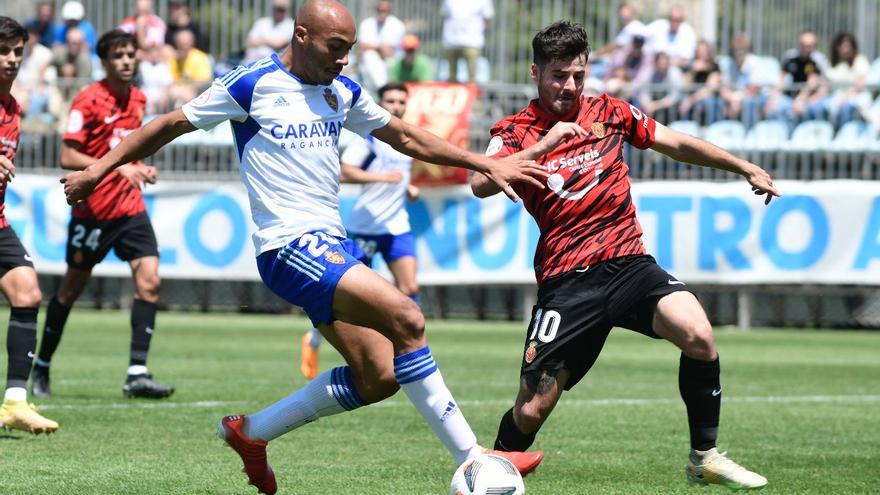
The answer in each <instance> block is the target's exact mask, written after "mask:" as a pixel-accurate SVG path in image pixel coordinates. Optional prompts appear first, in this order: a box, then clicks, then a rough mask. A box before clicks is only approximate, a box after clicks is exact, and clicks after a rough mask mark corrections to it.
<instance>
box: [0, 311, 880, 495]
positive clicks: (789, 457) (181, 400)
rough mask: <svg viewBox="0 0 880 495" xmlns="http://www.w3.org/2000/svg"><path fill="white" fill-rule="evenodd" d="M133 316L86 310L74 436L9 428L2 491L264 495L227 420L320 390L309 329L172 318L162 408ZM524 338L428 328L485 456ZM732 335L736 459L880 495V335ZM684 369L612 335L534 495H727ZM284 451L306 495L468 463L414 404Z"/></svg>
mask: <svg viewBox="0 0 880 495" xmlns="http://www.w3.org/2000/svg"><path fill="white" fill-rule="evenodd" d="M127 322H128V314H127V313H121V312H102V313H95V312H88V311H80V310H77V311H74V312H73V314H72V315H71V317H70V321H69V323H68V328H67V330H66V332H65V334H64V341H63V343H62V345H61V347H60V349H59V352H58V354H57V355H56V357H55V360H54V362H53V368H52V377H53V391H54V393H55V395H54V397H53V398H52V399H49V400H44V401H39V404H40V405H41V406H43V407H44V409H43V411H44V413H45V414H46V416H48V417H50V418H53V419H56V420H58V421H59V422H60V423H61V424H62V429H61V430H60V431H59V432H58V433H56V434H55V435H52V436H50V437H45V436H40V437H37V438H32V437H29V436H26V435H24V434H21V433H19V432H0V494H3V495H7V494H9V495H11V494H23V495H39V494H121V493H126V494H134V493H143V494H231V493H254V491H255V490H254V489H253V488H252V487H249V486H247V485H246V482H245V476H244V474H243V473H241V472H240V469H241V468H240V465H239V460H238V458H237V456H235V454H234V453H233V452H232V451H231V450H229V449H226V448H223V447H222V446H221V443H220V441H219V440H218V439H217V438H216V437H215V427H216V423H217V420H218V419H219V418H220V417H221V416H223V415H225V414H232V413H248V412H253V411H255V410H257V409H258V408H260V407H262V406H264V405H267V404H269V403H271V402H272V401H273V400H275V399H277V398H280V397H281V396H283V395H286V394H287V393H289V392H290V391H292V390H294V389H295V388H298V387H299V386H301V385H302V384H303V379H302V378H301V377H300V376H299V374H298V372H297V366H296V356H297V352H298V342H299V336H300V332H301V331H303V330H304V329H305V327H306V323H305V321H304V320H302V319H296V318H293V317H288V316H240V315H226V314H222V315H219V314H212V315H202V314H166V313H162V314H160V315H159V319H158V325H157V326H158V329H157V333H156V338H155V340H154V342H153V351H152V354H151V358H150V366H151V370H152V371H153V372H154V373H155V374H156V378H157V379H158V380H160V381H167V382H170V383H173V384H174V385H176V386H177V388H178V391H177V393H176V394H175V395H174V396H173V398H171V399H170V400H167V401H162V402H144V401H133V400H127V399H124V398H123V397H122V393H121V385H122V380H123V378H124V372H125V366H126V365H127V355H128V340H129V330H128V328H127V327H128V324H127ZM0 327H2V328H4V329H5V320H4V321H0ZM522 332H523V330H522V327H521V325H517V324H506V323H504V324H501V323H498V324H486V323H472V322H431V323H430V324H429V335H430V339H431V345H432V349H433V351H434V354H435V356H436V357H437V360H438V362H439V363H440V366H441V369H442V370H443V373H444V375H445V377H446V381H447V383H448V384H449V385H450V388H451V389H452V391H453V392H454V393H455V395H456V397H457V399H458V400H459V401H460V402H461V406H462V408H463V410H464V412H465V414H466V415H467V417H468V419H469V420H470V422H471V424H472V425H473V427H474V429H475V431H476V432H477V435H478V437H479V438H480V440H481V441H482V442H483V443H485V444H487V445H488V444H491V442H492V440H493V439H494V434H495V430H496V427H497V422H498V419H499V417H500V416H501V414H503V412H504V411H505V410H506V409H507V408H508V407H509V404H510V402H511V400H512V399H513V396H514V394H515V392H516V388H517V377H518V366H519V361H520V357H521V352H522V344H521V339H522V337H521V334H522ZM4 335H5V331H3V330H0V342H5V336H4ZM718 341H719V346H720V352H721V359H722V365H723V367H722V369H723V377H722V378H723V384H724V397H725V404H724V407H723V409H722V430H721V431H722V433H721V442H720V446H721V447H722V448H723V449H726V450H729V452H730V454H731V456H732V457H733V458H735V459H736V460H737V461H739V462H741V463H743V464H745V465H746V466H750V467H753V468H755V469H756V470H758V471H760V472H761V473H763V474H764V475H766V476H767V477H768V478H769V479H770V486H769V487H768V488H767V489H766V490H765V491H764V493H786V494H788V493H815V494H827V493H846V494H853V493H876V492H877V485H876V484H877V473H878V467H877V465H878V464H877V463H878V460H880V459H878V455H880V428H878V426H880V424H878V406H880V334H872V333H867V332H864V333H856V332H839V331H835V332H830V331H829V332H815V331H798V330H791V331H754V332H751V333H736V332H731V331H719V332H718ZM2 356H4V358H3V361H2V362H0V363H2V367H3V368H4V369H5V352H4V353H3V354H2ZM323 356H324V357H323V359H324V360H323V362H322V363H321V364H322V368H323V369H328V368H329V367H331V366H334V365H338V364H339V363H340V358H339V357H338V355H337V354H336V353H335V352H332V351H329V350H327V351H325V352H324V354H323ZM677 367H678V353H677V352H676V350H675V349H674V348H673V347H672V346H671V345H669V344H666V343H662V342H655V341H651V340H649V339H646V338H644V337H641V336H639V335H635V334H632V333H630V332H626V331H616V332H614V333H613V334H612V337H611V338H610V339H609V341H608V344H607V345H606V349H605V352H604V353H603V354H602V356H601V357H600V359H599V362H598V363H597V365H596V367H595V368H594V369H593V371H592V372H591V373H590V375H589V376H588V378H587V379H586V380H585V381H584V382H582V384H581V385H580V386H579V387H578V388H577V389H576V390H574V391H572V392H570V393H568V394H566V395H565V396H564V397H563V399H562V402H561V403H560V405H559V407H558V408H557V410H556V411H555V413H554V415H553V417H552V418H551V419H550V421H549V422H548V423H547V425H545V427H544V430H543V431H542V433H541V435H540V437H539V439H538V442H537V444H536V447H537V448H541V449H543V450H544V451H545V452H546V454H547V458H546V460H545V462H544V465H543V466H541V468H540V469H539V471H538V472H537V473H536V474H535V475H533V476H531V477H529V478H528V479H527V480H526V481H527V483H526V486H527V491H528V493H531V494H554V495H555V494H600V493H602V494H605V493H608V494H611V493H619V494H639V493H664V494H665V493H713V492H714V493H726V491H727V490H726V489H724V488H720V487H712V488H705V489H697V488H691V487H688V486H687V484H686V482H685V478H684V469H683V468H684V464H685V461H686V453H687V433H686V420H685V415H684V407H683V405H682V404H681V403H680V402H679V401H678V390H677V379H676V376H677ZM766 398H772V399H766ZM622 399H637V400H635V401H630V402H626V401H623V400H622ZM269 455H270V460H271V461H272V463H273V465H274V468H275V472H276V473H277V475H278V481H279V485H280V490H279V493H288V494H289V493H296V494H341V493H352V494H443V493H447V490H448V488H447V486H448V482H449V479H450V478H451V476H452V472H453V471H454V469H455V465H454V463H453V461H452V460H451V458H450V457H449V456H448V454H446V452H445V451H444V449H443V448H442V446H441V445H440V443H439V442H438V441H437V440H435V439H434V437H433V436H432V434H431V433H430V430H429V429H428V428H427V427H426V426H425V425H424V424H423V423H422V421H421V419H420V418H419V416H418V414H417V413H416V412H415V410H414V409H413V408H412V407H411V406H410V405H409V403H408V402H407V401H406V398H405V397H404V396H403V395H402V394H398V395H397V396H395V397H393V398H392V399H391V400H389V401H387V402H386V403H383V404H381V405H378V406H372V407H368V408H364V409H361V410H359V411H356V412H354V413H351V414H345V415H340V416H335V417H332V418H327V419H324V420H321V421H319V422H317V423H315V424H310V425H307V426H306V427H304V428H302V429H300V430H298V431H295V432H293V433H291V434H289V435H287V436H286V437H283V438H281V439H279V440H277V441H275V442H273V443H272V445H271V446H270V449H269Z"/></svg>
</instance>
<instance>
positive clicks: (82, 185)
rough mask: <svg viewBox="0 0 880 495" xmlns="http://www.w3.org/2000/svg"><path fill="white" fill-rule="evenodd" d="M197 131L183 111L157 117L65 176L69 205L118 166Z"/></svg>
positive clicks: (144, 156)
mask: <svg viewBox="0 0 880 495" xmlns="http://www.w3.org/2000/svg"><path fill="white" fill-rule="evenodd" d="M194 130H196V128H195V126H193V125H192V124H191V123H190V122H189V120H187V118H186V116H185V115H184V114H183V111H181V110H179V109H178V110H174V111H173V112H169V113H166V114H165V115H161V116H159V117H156V118H155V119H153V120H152V121H150V123H149V124H147V125H145V126H144V127H141V128H140V129H138V130H136V131H135V132H133V133H131V134H130V135H129V136H128V137H126V138H125V139H123V140H122V142H121V143H119V145H118V146H116V147H115V148H113V149H112V150H110V152H109V153H107V154H106V155H104V156H103V157H102V158H101V159H99V160H98V161H96V162H94V163H92V164H91V165H89V166H88V167H86V168H85V169H84V170H79V171H76V172H71V173H69V174H67V175H65V176H64V177H62V178H61V182H62V183H63V184H64V194H65V196H67V203H68V204H75V203H79V202H80V201H82V200H84V199H85V198H87V197H88V196H89V194H91V193H92V191H93V190H94V189H95V186H97V185H98V183H99V182H101V180H102V179H103V178H104V177H106V176H107V174H109V173H110V172H112V171H113V170H114V169H116V168H117V167H119V166H120V165H124V164H126V163H132V162H136V161H138V160H141V159H143V158H146V157H148V156H150V155H152V154H153V153H155V152H157V151H159V149H160V148H162V147H163V146H165V145H166V144H168V143H170V142H171V141H173V140H174V138H176V137H178V136H180V135H182V134H186V133H187V132H192V131H194Z"/></svg>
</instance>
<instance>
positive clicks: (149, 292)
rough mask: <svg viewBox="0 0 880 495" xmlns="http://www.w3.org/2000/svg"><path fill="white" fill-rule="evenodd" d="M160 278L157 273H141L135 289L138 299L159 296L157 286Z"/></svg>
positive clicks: (150, 298)
mask: <svg viewBox="0 0 880 495" xmlns="http://www.w3.org/2000/svg"><path fill="white" fill-rule="evenodd" d="M161 285H162V280H161V279H160V278H159V274H158V273H153V274H149V275H142V276H140V277H138V280H137V291H138V296H139V298H140V299H144V300H148V301H153V300H155V299H158V298H159V288H160V287H161Z"/></svg>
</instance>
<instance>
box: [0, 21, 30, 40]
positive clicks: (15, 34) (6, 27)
mask: <svg viewBox="0 0 880 495" xmlns="http://www.w3.org/2000/svg"><path fill="white" fill-rule="evenodd" d="M29 37H30V35H28V32H27V30H26V29H25V28H24V26H22V25H21V24H19V23H18V21H16V20H15V19H13V18H11V17H6V16H5V15H4V16H0V41H16V40H19V39H20V40H22V41H24V42H27V40H28V38H29Z"/></svg>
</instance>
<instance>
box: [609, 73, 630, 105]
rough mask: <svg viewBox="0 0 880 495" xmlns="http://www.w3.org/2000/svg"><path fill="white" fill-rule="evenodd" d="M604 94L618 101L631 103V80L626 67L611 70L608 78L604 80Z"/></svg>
mask: <svg viewBox="0 0 880 495" xmlns="http://www.w3.org/2000/svg"><path fill="white" fill-rule="evenodd" d="M605 92H606V93H608V94H609V95H610V96H613V97H615V98H618V99H620V100H623V101H632V99H633V84H632V78H631V77H630V74H629V71H627V70H626V67H622V66H621V67H615V68H613V69H612V70H611V74H610V77H608V79H607V80H605Z"/></svg>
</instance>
